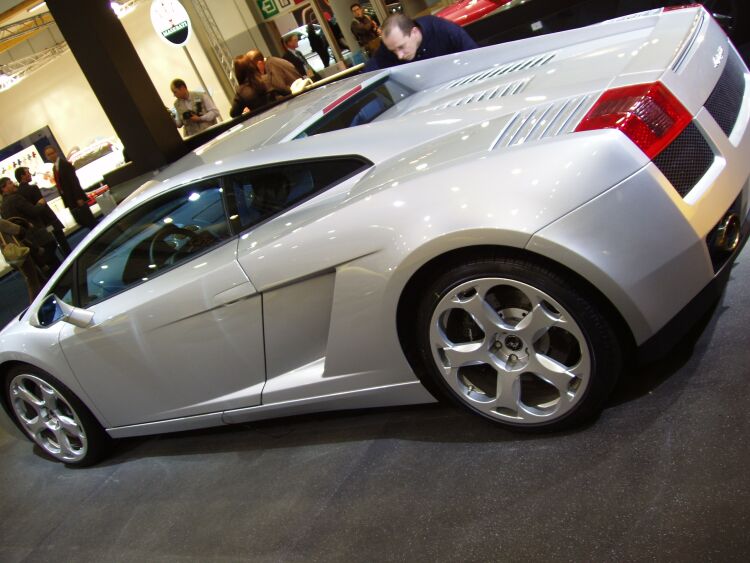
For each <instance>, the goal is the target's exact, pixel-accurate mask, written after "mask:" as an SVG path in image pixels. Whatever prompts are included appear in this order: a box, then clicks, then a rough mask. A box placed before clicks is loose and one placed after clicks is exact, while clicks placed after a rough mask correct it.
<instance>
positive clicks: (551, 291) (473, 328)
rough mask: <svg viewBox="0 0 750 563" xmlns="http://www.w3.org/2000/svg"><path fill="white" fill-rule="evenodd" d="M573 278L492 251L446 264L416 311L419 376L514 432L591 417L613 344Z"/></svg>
mask: <svg viewBox="0 0 750 563" xmlns="http://www.w3.org/2000/svg"><path fill="white" fill-rule="evenodd" d="M581 286H582V284H581V283H580V282H579V283H577V280H576V279H575V278H573V277H572V276H569V275H565V274H562V273H560V272H556V271H553V270H552V269H550V268H549V267H547V266H545V265H542V264H541V263H536V262H534V261H531V260H527V259H519V258H505V257H501V256H494V257H492V256H491V257H485V258H478V259H473V260H471V261H467V262H466V263H464V264H462V265H458V266H455V267H453V268H451V269H449V270H448V271H446V272H445V273H443V274H442V275H440V276H438V277H437V279H435V280H434V281H433V282H432V283H430V284H429V287H428V288H427V290H426V291H425V292H424V293H423V295H424V297H423V298H422V299H421V301H420V303H419V308H418V311H417V352H418V355H419V359H420V361H421V363H422V365H423V366H424V368H426V369H425V370H424V372H425V373H424V374H423V382H424V383H425V385H426V386H427V387H428V389H430V390H431V391H433V393H435V391H437V394H439V395H442V396H443V397H447V398H450V399H452V400H453V401H454V402H457V403H458V404H460V405H461V406H463V407H465V408H468V409H469V410H470V411H472V412H474V413H477V414H479V415H481V416H483V417H485V418H487V419H490V420H491V421H493V422H495V423H497V424H500V425H502V426H505V427H509V428H512V429H516V430H550V431H552V430H561V429H563V428H567V427H570V426H573V425H576V424H581V423H583V422H584V421H587V420H589V419H591V418H593V417H595V416H596V415H598V414H599V413H600V412H601V409H602V408H603V406H604V403H605V401H606V400H607V397H608V396H609V394H610V392H611V390H612V388H613V387H614V385H615V383H616V381H617V379H618V376H619V373H620V371H621V370H622V348H621V345H620V343H619V341H618V338H617V336H616V333H615V330H614V329H613V326H612V324H611V323H610V322H608V320H607V319H606V318H605V316H604V315H603V314H602V312H601V311H600V310H599V308H598V307H597V306H596V304H595V303H594V302H593V301H592V299H590V298H588V297H587V296H586V295H584V294H583V292H582V291H581V290H580V289H579V288H580V287H581ZM424 378H427V379H429V380H428V381H425V379H424Z"/></svg>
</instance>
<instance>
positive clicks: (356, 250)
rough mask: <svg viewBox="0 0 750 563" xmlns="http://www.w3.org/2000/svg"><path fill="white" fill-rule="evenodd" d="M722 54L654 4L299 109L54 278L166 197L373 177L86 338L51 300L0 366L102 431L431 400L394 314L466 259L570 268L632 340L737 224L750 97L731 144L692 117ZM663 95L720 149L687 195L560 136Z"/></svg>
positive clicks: (126, 301)
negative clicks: (329, 171) (302, 180)
mask: <svg viewBox="0 0 750 563" xmlns="http://www.w3.org/2000/svg"><path fill="white" fill-rule="evenodd" d="M719 50H721V52H723V53H724V57H723V59H721V58H720V57H719V56H718V55H717V53H719V52H720V51H719ZM732 51H733V47H732V46H731V44H730V43H729V42H728V41H727V39H726V37H725V35H724V34H723V32H722V31H721V30H720V28H719V26H718V25H717V24H716V23H715V22H714V21H713V19H711V18H710V17H707V16H706V14H705V13H704V12H703V11H702V10H699V9H683V10H677V11H672V12H668V13H663V12H662V11H661V10H657V11H651V12H648V13H645V14H642V15H637V16H633V17H629V18H625V19H620V20H616V21H610V22H604V23H602V24H597V25H595V26H590V27H587V28H583V29H578V30H571V31H567V32H562V33H557V34H553V35H547V36H540V37H535V38H532V39H527V40H523V41H516V42H512V43H506V44H503V45H498V46H493V47H486V48H483V49H480V50H477V51H471V52H466V53H459V54H456V55H450V56H446V57H441V58H439V59H431V60H427V61H421V62H417V63H412V64H408V65H404V66H400V67H395V68H392V69H388V70H384V71H379V72H376V73H370V74H365V75H361V76H358V77H354V78H351V79H348V80H345V81H342V82H339V83H334V84H330V85H327V86H325V87H322V88H319V89H317V90H314V91H311V92H309V93H306V94H304V95H302V96H299V97H297V98H295V99H293V100H291V101H289V102H285V103H284V104H281V105H280V106H277V107H275V108H273V109H272V110H270V111H269V112H266V113H263V114H261V115H259V116H257V117H254V118H251V119H250V120H248V121H247V122H246V123H244V124H241V125H238V126H236V127H234V128H233V129H231V130H229V131H227V132H225V133H224V134H222V135H220V136H219V137H217V138H216V139H214V140H212V141H210V142H209V143H207V144H206V145H204V146H202V147H200V148H199V149H196V150H195V151H193V152H192V153H191V154H189V155H187V156H186V157H184V158H183V159H181V160H180V161H178V162H176V163H175V164H173V165H171V166H169V167H168V168H167V169H165V170H164V171H163V172H161V173H160V174H159V175H157V176H156V177H155V178H154V180H152V181H150V182H149V183H148V184H147V185H145V186H143V187H142V188H141V189H139V190H138V191H137V192H135V193H134V194H132V195H131V196H130V197H129V198H128V200H127V201H126V202H124V203H123V204H121V205H120V206H118V208H117V209H116V210H115V211H114V212H113V213H111V214H110V215H109V216H107V217H106V218H105V219H104V220H103V224H102V225H101V226H100V227H98V228H97V230H96V231H95V232H94V233H92V234H90V235H88V236H87V237H86V238H85V239H84V240H83V242H82V243H81V244H80V245H79V247H78V248H77V249H76V250H75V252H74V253H73V255H72V256H71V257H69V258H68V259H67V260H66V262H65V264H64V265H63V268H61V271H64V269H65V267H66V265H68V264H70V263H71V262H72V261H73V260H75V256H76V255H77V253H79V252H81V251H82V249H85V248H86V246H87V245H88V244H89V243H90V242H91V241H92V240H93V238H94V237H96V236H97V233H99V232H101V231H102V230H103V229H105V228H106V227H107V225H110V224H112V223H113V222H116V221H118V220H119V219H120V218H121V217H123V216H124V215H125V214H127V213H128V212H130V211H131V210H133V209H134V208H135V207H137V206H138V205H140V204H142V203H143V202H145V201H148V200H150V199H151V198H153V197H155V196H157V195H159V194H161V193H164V192H165V191H168V190H170V189H172V188H176V187H179V186H182V185H185V184H188V183H192V182H195V181H197V180H200V179H203V178H210V177H217V176H223V175H226V174H229V173H231V172H234V171H238V170H246V169H250V168H254V167H263V166H267V165H271V164H274V163H284V162H291V161H305V160H313V161H315V160H319V159H321V158H326V157H333V156H342V155H347V154H357V155H360V156H362V157H364V158H366V159H368V160H369V161H370V162H372V163H373V166H371V167H369V168H368V169H367V170H365V171H363V172H361V173H359V174H357V175H355V176H354V177H351V178H348V179H347V180H345V181H343V182H342V183H340V184H338V185H336V186H334V187H332V188H330V189H328V190H327V191H325V192H323V193H320V194H317V195H316V196H315V197H312V198H311V199H309V200H307V201H305V202H303V203H301V204H299V205H297V206H296V207H292V208H291V209H289V210H287V211H286V212H285V213H283V214H281V215H279V216H277V217H274V218H273V219H271V220H269V221H266V222H264V223H261V224H260V225H257V226H255V227H254V228H252V229H250V230H247V231H245V232H243V233H242V234H241V235H240V236H239V237H237V238H235V239H231V240H230V241H229V242H227V243H224V244H223V245H222V246H220V247H218V248H216V249H214V250H212V251H210V252H208V253H206V254H203V255H201V256H200V257H199V258H198V259H196V260H195V261H190V262H187V263H185V264H183V265H181V266H178V267H176V268H174V269H173V270H170V271H167V272H166V273H164V274H162V275H160V276H157V277H155V278H153V279H152V280H149V281H148V282H146V283H143V284H140V285H137V286H135V287H133V288H130V289H127V290H125V291H123V292H122V293H120V294H118V295H115V296H113V297H111V298H109V299H107V300H105V301H102V302H100V303H97V304H96V305H93V306H92V307H91V308H90V310H92V311H94V320H95V326H93V327H91V328H87V329H80V328H74V327H72V326H70V325H67V324H63V323H57V324H55V325H53V326H51V327H48V328H44V329H40V328H36V327H34V326H32V324H31V321H32V320H33V318H34V317H35V315H36V311H37V310H38V307H39V304H40V303H41V300H42V299H43V297H44V292H43V293H42V295H40V297H39V299H37V300H36V302H35V303H34V304H32V306H31V307H30V309H29V310H28V312H27V313H25V314H24V315H23V316H22V317H21V318H20V320H18V321H15V322H13V323H11V324H10V325H9V326H8V327H6V328H5V329H4V331H3V332H2V333H0V362H2V364H4V365H7V362H13V361H21V362H27V363H31V364H34V365H38V366H39V367H40V368H42V369H45V370H46V371H49V372H50V373H52V374H54V375H55V377H57V378H58V379H60V380H61V381H63V382H64V383H65V385H67V386H68V387H69V388H70V389H71V390H72V391H73V392H74V393H76V394H77V395H78V396H79V397H80V398H81V399H82V400H83V401H84V402H85V403H86V404H87V405H88V406H89V407H90V408H91V409H92V411H93V412H94V414H95V415H96V416H97V418H98V419H99V420H100V421H101V422H102V424H103V425H104V426H105V427H106V428H107V430H108V431H109V432H110V434H112V435H113V436H129V435H138V434H148V433H154V432H162V431H173V430H184V429H190V428H198V427H203V426H210V425H215V424H221V423H230V422H242V421H248V420H256V419H260V418H265V417H271V416H282V415H287V414H299V413H303V412H312V411H320V410H330V409H338V408H354V407H362V406H386V405H397V404H408V403H417V402H427V401H431V400H433V399H432V397H431V395H429V394H428V393H427V392H426V391H425V390H424V388H423V387H422V386H421V384H419V383H418V381H417V379H416V377H415V375H414V374H413V372H412V369H411V367H410V366H409V364H408V362H407V360H406V358H405V355H404V353H403V350H402V347H401V344H400V342H399V340H398V334H397V330H396V311H397V307H398V303H399V299H400V298H401V295H402V293H403V290H404V287H405V286H406V284H407V283H408V282H409V280H410V279H411V278H412V276H413V275H414V274H415V273H416V272H417V271H418V270H419V269H420V268H421V267H422V266H424V265H425V264H427V263H428V262H429V261H430V260H432V259H434V258H435V257H437V256H441V255H444V254H446V253H448V252H451V251H460V250H461V249H465V248H467V247H475V246H493V247H498V248H503V247H504V248H514V249H518V250H525V251H530V252H533V253H536V254H538V255H543V256H546V257H548V258H549V259H551V260H553V261H555V262H557V263H558V264H560V265H562V266H564V267H566V268H568V269H570V270H572V271H574V272H576V273H577V274H578V275H580V276H581V277H582V278H585V279H586V280H588V281H589V282H590V283H592V284H593V285H594V286H595V287H596V288H597V289H598V290H599V291H600V292H601V293H602V294H603V295H604V297H605V298H606V299H607V300H609V302H610V303H611V304H612V306H613V307H614V308H615V309H616V310H617V311H618V312H619V313H620V315H621V316H622V318H623V319H624V321H625V323H626V325H627V326H628V328H629V329H630V331H631V333H632V335H633V339H634V340H635V342H636V343H638V344H640V343H643V342H645V341H646V340H647V339H649V338H650V337H651V336H653V335H654V334H655V333H656V331H658V330H659V329H660V328H662V327H663V326H664V325H665V324H666V323H667V322H668V321H669V320H670V319H671V318H673V317H674V316H675V314H677V312H678V311H680V310H681V309H682V308H683V307H684V306H685V305H686V304H687V303H688V302H689V301H690V300H691V299H692V298H693V297H694V296H695V295H696V294H697V293H698V292H699V291H700V290H701V289H702V288H703V287H705V286H706V284H708V283H709V282H710V281H711V279H713V278H714V275H715V274H714V271H713V269H712V266H711V260H710V257H709V256H708V252H707V250H706V246H705V243H704V238H705V236H706V234H707V233H708V232H709V231H710V230H711V229H712V228H713V227H714V225H716V223H717V222H718V220H719V219H720V218H721V217H722V215H723V214H724V213H725V212H726V210H727V209H728V208H729V206H730V205H731V204H732V202H734V201H735V200H736V199H737V198H738V196H742V197H741V200H742V202H743V206H744V207H743V216H744V214H746V213H747V201H748V187H747V178H748V175H750V159H748V158H747V157H746V155H747V154H750V152H749V150H750V146H749V143H750V135H748V131H747V123H748V120H749V119H750V107H749V104H750V102H749V100H750V97H748V95H747V94H746V95H745V98H744V101H743V103H742V107H741V109H740V113H739V117H738V119H737V124H736V126H735V128H734V130H733V131H732V132H731V134H730V135H729V137H727V136H726V135H725V134H724V133H723V131H722V130H721V129H720V128H719V126H718V125H717V124H716V122H715V121H714V120H713V118H712V117H711V115H710V114H709V113H708V112H707V111H706V110H704V109H703V104H704V103H705V102H706V99H707V98H708V96H709V95H710V93H711V92H712V89H713V88H714V86H715V84H716V83H717V81H718V79H719V76H720V75H721V72H722V70H723V67H724V65H725V64H726V59H727V56H728V54H729V53H730V52H732ZM720 59H721V60H720ZM716 60H719V64H716ZM747 79H748V75H747V73H746V74H745V80H746V81H747ZM382 80H393V81H396V82H398V83H399V84H401V85H403V86H404V87H406V88H408V89H411V90H413V91H414V93H413V94H412V95H411V96H409V97H406V98H404V99H403V100H402V101H400V103H398V104H396V105H395V106H393V107H392V108H391V109H389V110H387V111H385V112H384V113H383V114H382V115H380V116H379V117H377V118H376V119H375V120H374V121H372V122H371V123H369V124H367V125H361V126H358V127H352V128H349V129H343V130H339V131H333V132H330V133H325V134H320V135H315V136H311V137H306V138H304V131H305V130H306V129H307V128H308V127H309V126H310V125H311V124H313V123H316V122H317V121H318V120H320V119H321V118H323V117H324V115H325V113H326V112H325V110H326V109H327V108H329V107H331V106H332V105H333V104H335V103H336V102H337V100H342V99H345V98H346V97H347V96H348V95H350V94H351V93H352V92H353V91H355V90H356V89H358V88H363V87H364V88H366V87H367V86H368V85H370V84H375V83H378V82H379V81H382ZM657 80H658V81H661V82H663V83H664V84H665V85H666V86H667V87H668V88H669V90H670V91H672V92H673V93H674V94H675V96H676V97H677V98H678V99H679V100H680V101H681V102H682V103H683V105H684V106H685V107H686V108H687V109H688V111H689V112H690V113H691V114H692V115H693V116H694V119H693V123H694V124H695V126H696V127H698V128H699V130H700V131H701V132H702V133H703V135H704V136H705V138H706V139H707V140H708V142H709V144H710V145H711V147H712V148H713V150H714V152H715V153H716V155H717V156H716V158H715V161H714V164H713V166H712V167H711V168H710V170H709V171H708V172H707V173H706V175H705V176H704V178H703V179H702V180H700V181H699V182H698V184H697V185H696V187H695V188H694V189H693V190H692V191H691V192H690V193H689V194H688V195H687V196H686V197H685V198H684V199H683V198H681V197H680V196H679V195H678V194H677V193H676V191H675V190H674V188H673V187H672V186H671V184H670V183H669V181H668V180H667V179H666V178H665V177H664V175H663V174H662V173H661V172H660V170H659V169H658V168H657V167H656V166H655V165H654V164H652V163H651V162H650V160H649V159H648V157H646V155H645V154H644V153H643V152H641V151H640V150H639V149H638V148H637V147H636V146H635V145H634V144H632V143H631V142H630V141H629V140H628V139H627V138H626V137H625V136H624V135H623V134H622V133H620V132H619V131H615V130H598V131H589V132H585V133H572V131H573V130H574V129H575V126H576V125H577V124H578V122H580V120H581V118H582V117H583V116H584V115H585V114H586V112H587V111H588V110H589V109H590V108H591V106H592V105H593V104H594V102H595V101H596V100H597V98H598V97H599V95H600V94H601V93H602V92H603V91H604V90H606V89H608V88H613V87H618V86H626V85H633V84H640V83H648V82H654V81H657ZM343 103H345V102H343ZM199 265H201V266H200V267H198V266H199ZM51 283H54V279H53V280H52V282H51ZM48 287H51V285H49V286H48ZM102 366H106V368H103V367H102Z"/></svg>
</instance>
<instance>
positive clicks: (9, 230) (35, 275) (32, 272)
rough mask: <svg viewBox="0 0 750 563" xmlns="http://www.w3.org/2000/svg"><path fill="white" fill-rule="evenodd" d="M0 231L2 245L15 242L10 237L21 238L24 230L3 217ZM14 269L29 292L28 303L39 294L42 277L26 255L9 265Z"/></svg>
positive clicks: (0, 222) (19, 239)
mask: <svg viewBox="0 0 750 563" xmlns="http://www.w3.org/2000/svg"><path fill="white" fill-rule="evenodd" d="M0 233H2V237H0V245H2V246H3V247H4V246H5V245H6V244H8V243H10V242H15V240H13V238H12V237H15V238H16V240H18V241H19V242H20V241H21V239H23V237H24V234H25V231H24V228H23V227H21V226H20V225H16V224H15V223H13V222H11V221H6V220H5V219H0ZM23 244H24V246H28V244H26V243H23ZM30 250H31V252H33V249H30ZM11 268H13V269H14V270H17V271H18V272H19V273H20V274H21V277H22V278H23V281H24V283H25V284H26V290H27V291H28V293H29V304H30V303H31V302H32V301H34V298H35V297H36V296H37V295H39V292H40V291H41V289H42V279H41V277H40V276H39V272H38V271H37V269H36V266H35V265H34V261H33V260H32V259H31V258H29V257H27V258H26V260H24V262H23V264H21V265H19V266H11Z"/></svg>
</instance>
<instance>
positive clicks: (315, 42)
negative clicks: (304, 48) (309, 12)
mask: <svg viewBox="0 0 750 563" xmlns="http://www.w3.org/2000/svg"><path fill="white" fill-rule="evenodd" d="M307 39H308V40H309V41H310V47H312V50H313V51H315V52H316V53H317V54H318V56H319V57H320V62H321V63H323V68H325V67H327V66H328V65H329V63H330V62H331V55H330V54H329V53H328V42H327V41H326V40H325V39H323V37H321V35H320V34H319V33H318V31H317V30H316V29H315V24H314V23H312V22H310V23H308V24H307Z"/></svg>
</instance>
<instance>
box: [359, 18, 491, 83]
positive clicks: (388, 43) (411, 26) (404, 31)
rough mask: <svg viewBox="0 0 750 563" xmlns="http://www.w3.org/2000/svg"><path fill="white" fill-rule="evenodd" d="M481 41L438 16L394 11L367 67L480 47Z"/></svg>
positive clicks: (382, 65)
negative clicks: (414, 15) (409, 15)
mask: <svg viewBox="0 0 750 563" xmlns="http://www.w3.org/2000/svg"><path fill="white" fill-rule="evenodd" d="M477 47H479V45H477V44H476V42H475V41H474V40H473V39H472V38H471V37H469V34H468V33H466V32H465V31H464V30H463V29H462V28H461V27H459V26H457V25H456V24H455V23H453V22H449V21H448V20H444V19H442V18H438V17H435V16H423V17H421V18H417V19H416V20H412V19H411V18H409V17H407V16H405V15H404V14H393V15H391V16H389V17H388V19H387V20H385V23H384V24H383V34H382V42H381V45H380V47H379V48H378V49H377V51H375V53H373V56H372V57H371V58H370V60H368V61H367V62H366V63H365V68H364V70H365V71H370V70H377V69H379V68H388V67H391V66H396V65H399V64H404V63H409V62H412V61H419V60H423V59H431V58H433V57H439V56H441V55H449V54H451V53H459V52H461V51H468V50H469V49H476V48H477Z"/></svg>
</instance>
